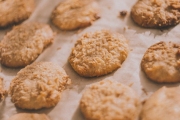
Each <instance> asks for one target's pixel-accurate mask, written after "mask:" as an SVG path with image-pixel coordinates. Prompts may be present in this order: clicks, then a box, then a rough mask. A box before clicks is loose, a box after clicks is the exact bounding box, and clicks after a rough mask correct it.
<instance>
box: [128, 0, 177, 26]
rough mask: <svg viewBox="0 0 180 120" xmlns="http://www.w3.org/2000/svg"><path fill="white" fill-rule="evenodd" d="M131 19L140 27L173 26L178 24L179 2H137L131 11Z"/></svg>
mask: <svg viewBox="0 0 180 120" xmlns="http://www.w3.org/2000/svg"><path fill="white" fill-rule="evenodd" d="M131 17H132V19H133V20H134V21H135V22H136V23H137V24H138V25H140V26H142V27H148V28H163V27H168V26H173V25H176V24H178V23H179V22H180V1H179V0H138V2H137V3H136V4H135V5H134V6H133V8H132V10H131Z"/></svg>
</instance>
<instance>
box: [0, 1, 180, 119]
mask: <svg viewBox="0 0 180 120" xmlns="http://www.w3.org/2000/svg"><path fill="white" fill-rule="evenodd" d="M61 1H63V0H36V9H35V11H34V13H33V14H32V15H31V17H30V18H29V19H28V20H26V21H25V22H30V21H37V22H43V23H48V24H50V25H51V26H52V29H53V30H54V31H55V32H56V33H57V36H56V38H55V41H54V43H53V44H52V45H51V46H49V47H48V48H47V49H45V50H44V52H43V53H42V54H41V55H40V56H39V57H38V59H37V60H36V61H51V62H55V63H57V64H59V65H60V66H62V67H63V68H64V69H65V71H66V72H67V74H68V75H69V77H70V78H71V79H72V85H71V86H70V87H69V89H67V90H65V91H64V92H63V93H62V97H61V100H60V101H59V103H58V104H57V105H56V106H55V107H53V108H50V109H42V110H37V111H27V110H22V109H18V108H16V107H14V104H13V103H12V102H11V100H10V97H9V96H8V97H7V98H6V100H5V101H4V102H2V103H0V120H7V119H8V118H9V117H10V116H12V115H14V114H16V113H19V112H35V113H46V114H47V115H48V116H49V117H50V119H51V120H84V117H83V115H82V114H81V112H80V110H79V100H80V98H81V96H82V93H83V90H84V89H85V88H86V87H87V86H88V85H90V84H92V83H95V82H98V81H101V80H103V79H111V80H115V81H118V82H120V83H123V84H126V85H132V86H131V87H132V89H134V90H135V91H136V92H137V94H138V95H139V96H140V98H141V100H144V99H146V98H147V97H148V96H149V95H150V94H152V93H153V92H154V91H156V90H157V89H159V88H160V87H162V86H164V85H165V86H177V85H179V84H157V83H154V82H151V81H149V80H148V79H147V78H146V77H145V75H144V73H143V72H142V71H141V69H140V62H141V59H142V57H143V54H144V52H145V51H146V50H147V48H148V47H149V46H151V45H152V44H154V43H157V42H159V41H173V42H176V43H179V42H180V40H179V39H180V34H179V30H180V25H177V26H175V27H171V28H169V29H165V30H155V29H145V28H141V27H139V26H137V25H136V24H134V22H133V21H132V20H131V18H130V16H129V15H130V10H131V7H132V6H133V5H134V4H135V2H136V0H97V1H98V3H99V6H100V13H99V15H100V16H101V18H100V19H99V20H97V21H95V22H94V23H93V25H92V26H89V27H87V28H84V29H81V30H76V31H61V30H59V29H58V28H56V27H54V26H53V25H52V23H51V22H50V15H51V12H52V10H53V9H54V8H55V6H57V4H58V3H59V2H61ZM122 10H126V11H127V12H128V14H127V16H126V17H125V18H121V17H120V16H119V12H120V11H122ZM10 29H11V28H8V29H3V30H0V39H2V38H3V36H4V35H5V33H6V32H7V31H9V30H10ZM101 29H110V30H112V31H115V32H119V33H121V34H124V35H125V36H126V38H127V39H128V41H129V46H130V48H131V51H130V53H129V55H128V57H127V59H126V61H125V62H124V63H123V65H122V67H121V68H120V69H118V70H116V71H115V72H113V73H111V74H108V75H105V76H102V77H97V78H84V77H81V76H79V75H78V74H76V73H75V72H74V71H73V69H72V68H71V66H70V65H69V63H68V61H67V60H68V57H69V55H70V52H71V49H72V47H73V46H74V43H75V42H76V40H77V38H78V37H79V36H81V35H82V34H83V33H85V32H88V31H95V30H101ZM19 70H20V69H11V68H6V67H3V66H0V71H1V72H0V77H2V78H4V83H5V88H6V89H8V88H9V84H10V82H11V80H12V79H13V78H14V76H15V75H16V74H17V72H18V71H19Z"/></svg>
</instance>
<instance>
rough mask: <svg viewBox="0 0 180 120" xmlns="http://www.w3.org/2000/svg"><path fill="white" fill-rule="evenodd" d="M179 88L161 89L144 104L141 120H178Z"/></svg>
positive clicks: (179, 107) (179, 108)
mask: <svg viewBox="0 0 180 120" xmlns="http://www.w3.org/2000/svg"><path fill="white" fill-rule="evenodd" d="M179 91H180V87H173V88H167V87H163V88H161V89H159V90H158V91H156V92H155V93H154V94H153V95H152V96H151V97H150V98H149V99H148V100H147V101H146V102H145V104H144V106H143V109H142V113H141V120H179V118H180V114H179V113H180V92H179Z"/></svg>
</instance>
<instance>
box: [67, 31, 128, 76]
mask: <svg viewBox="0 0 180 120" xmlns="http://www.w3.org/2000/svg"><path fill="white" fill-rule="evenodd" d="M128 52H129V48H128V44H127V40H126V38H125V37H124V36H123V35H121V34H118V33H112V32H110V31H108V30H101V31H96V32H90V33H85V34H84V35H82V36H81V37H80V38H79V39H78V41H77V42H76V44H75V47H74V48H73V50H72V52H71V55H70V57H69V62H70V64H71V66H72V67H73V69H74V70H75V71H76V72H77V73H78V74H79V75H81V76H85V77H94V76H102V75H105V74H108V73H111V72H113V71H115V70H116V69H118V68H120V67H121V64H122V63H123V61H124V60H125V59H126V57H127V55H128Z"/></svg>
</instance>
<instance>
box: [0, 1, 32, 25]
mask: <svg viewBox="0 0 180 120" xmlns="http://www.w3.org/2000/svg"><path fill="white" fill-rule="evenodd" d="M34 7H35V3H34V0H0V27H6V26H7V25H10V24H13V23H18V22H21V21H22V20H25V19H27V18H28V17H29V16H30V15H31V13H32V12H33V10H34Z"/></svg>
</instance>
